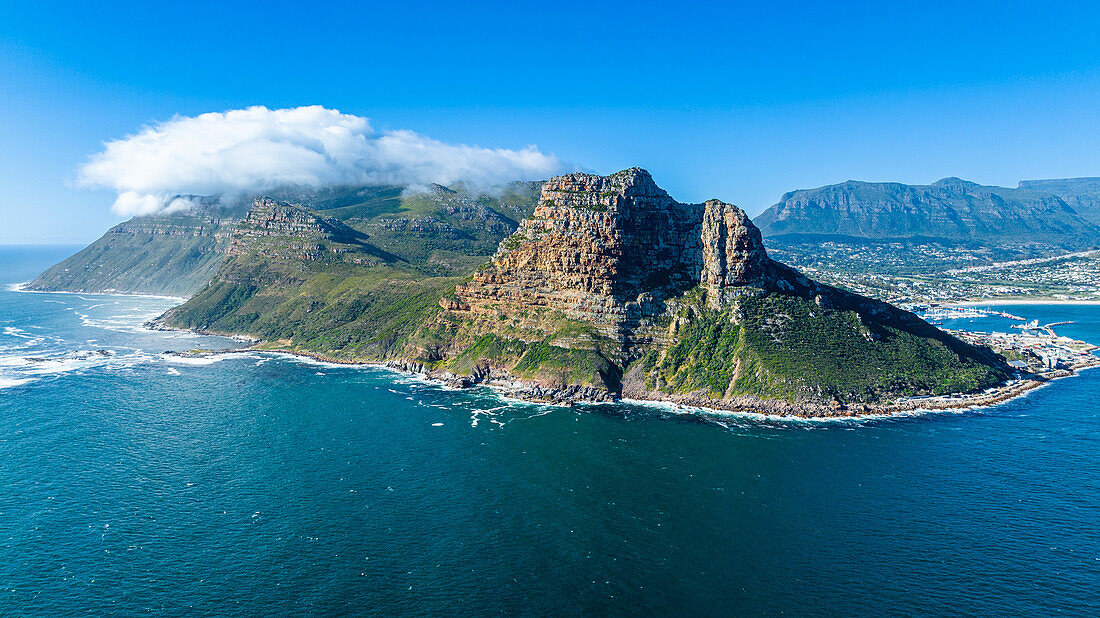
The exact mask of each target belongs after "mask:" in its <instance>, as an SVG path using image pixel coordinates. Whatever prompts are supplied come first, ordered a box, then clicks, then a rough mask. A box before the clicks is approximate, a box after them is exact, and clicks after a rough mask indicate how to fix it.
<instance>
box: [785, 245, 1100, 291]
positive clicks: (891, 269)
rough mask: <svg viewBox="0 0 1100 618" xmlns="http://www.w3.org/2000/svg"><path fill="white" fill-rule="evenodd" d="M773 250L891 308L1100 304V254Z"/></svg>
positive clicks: (915, 248)
mask: <svg viewBox="0 0 1100 618" xmlns="http://www.w3.org/2000/svg"><path fill="white" fill-rule="evenodd" d="M768 251H769V254H771V255H773V256H775V257H776V258H777V259H779V260H780V261H783V262H786V263H788V264H791V265H792V266H796V267H797V268H799V269H801V270H802V271H803V272H805V273H806V274H807V275H809V276H811V277H813V278H815V279H817V280H819V281H821V282H823V283H828V284H829V285H834V286H837V287H841V288H844V289H847V290H851V291H853V292H856V293H857V294H862V295H864V296H871V297H873V298H878V299H880V300H885V301H887V302H890V303H893V304H907V303H957V302H964V301H983V300H985V301H994V300H996V301H1004V300H1050V301H1056V302H1064V301H1074V302H1089V301H1096V302H1100V251H1080V252H1076V253H1067V254H1062V255H1055V256H1050V257H1033V258H1024V259H1010V260H1004V261H995V260H996V259H997V257H996V254H995V253H994V254H991V252H990V251H989V250H977V249H965V248H958V247H955V248H950V249H949V248H945V247H942V246H939V245H904V244H900V243H894V244H885V245H870V246H868V245H855V244H850V243H839V242H825V243H821V244H820V245H814V246H813V247H810V246H803V245H791V244H784V243H780V242H776V241H772V240H771V239H769V246H768Z"/></svg>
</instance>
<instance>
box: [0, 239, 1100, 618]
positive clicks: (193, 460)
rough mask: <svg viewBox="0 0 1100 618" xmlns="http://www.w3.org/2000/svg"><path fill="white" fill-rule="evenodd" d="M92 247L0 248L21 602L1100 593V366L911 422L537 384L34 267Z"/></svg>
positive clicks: (606, 610) (911, 602)
mask: <svg viewBox="0 0 1100 618" xmlns="http://www.w3.org/2000/svg"><path fill="white" fill-rule="evenodd" d="M73 250H74V249H73V248H71V247H45V248H43V247H37V248H27V247H2V248H0V283H2V284H3V286H0V487H2V488H3V490H2V492H0V613H3V614H24V613H25V614H48V615H57V614H73V613H91V614H95V615H99V614H105V613H116V614H124V615H129V614H145V613H151V612H157V613H171V614H188V615H196V614H197V615H203V614H205V615H226V614H244V615H255V614H268V615H300V614H336V613H339V614H347V613H376V614H402V615H428V614H432V615H436V614H482V613H504V614H565V615H578V614H631V615H636V614H642V615H654V614H657V615H668V614H683V613H691V614H719V615H732V614H793V615H825V614H860V615H882V614H890V615H897V614H985V615H991V614H995V615H1021V614H1023V615H1037V614H1038V615H1050V614H1068V615H1097V614H1100V402H1098V399H1097V395H1096V394H1097V392H1100V371H1096V370H1090V371H1085V372H1082V373H1081V374H1080V375H1078V376H1075V377H1072V378H1069V379H1064V380H1059V381H1057V382H1055V383H1053V384H1051V385H1049V386H1046V387H1043V388H1040V389H1037V390H1035V391H1032V392H1031V393H1030V394H1028V395H1027V396H1026V397H1024V398H1022V399H1017V400H1014V401H1011V402H1009V403H1006V404H1003V405H1000V406H997V407H994V408H990V409H983V410H970V411H963V412H949V413H934V414H927V415H913V416H907V417H902V418H887V419H883V418H879V419H862V420H835V421H800V420H790V421H779V420H768V419H762V418H755V417H750V416H732V417H729V418H725V419H722V420H721V421H716V420H711V419H706V418H701V417H699V416H695V415H692V414H686V413H677V412H675V411H672V410H669V409H662V408H655V407H648V406H634V405H625V404H619V405H605V406H592V407H581V408H566V407H553V406H539V405H532V404H526V403H521V402H515V401H510V400H507V399H504V398H501V397H499V396H497V395H495V394H493V393H491V392H489V391H486V390H483V389H471V390H461V391H459V390H449V389H446V388H444V387H441V386H438V385H435V384H431V383H427V382H424V381H421V380H419V379H416V378H414V377H411V376H406V375H402V374H398V373H394V372H391V371H388V370H384V369H379V368H370V367H350V366H340V365H330V364H325V363H319V362H314V361H309V360H304V359H300V358H294V357H288V356H282V355H276V354H259V353H247V354H225V355H219V356H214V357H210V358H201V359H200V358H195V359H187V358H180V357H172V356H165V355H164V354H163V352H165V351H168V350H188V349H193V348H199V347H201V348H218V347H232V346H233V345H234V343H233V342H232V341H230V340H227V339H223V338H217V337H206V336H198V335H191V334H183V333H164V332H153V331H147V330H145V329H143V328H142V326H141V324H142V323H143V322H144V321H145V320H147V319H149V318H150V317H153V316H155V315H157V314H158V313H159V312H161V311H163V310H164V309H167V308H168V307H170V306H172V305H173V304H174V303H175V302H177V301H174V300H173V299H165V298H150V297H126V296H110V295H89V294H53V293H27V292H19V291H15V290H13V289H12V286H11V284H15V283H18V282H22V281H27V280H29V279H31V278H33V277H34V275H36V274H37V273H38V272H40V271H41V270H42V269H43V268H45V267H46V266H48V265H50V264H52V263H54V262H56V261H58V260H59V259H61V258H62V257H64V256H65V255H67V254H68V253H71V252H72V251H73ZM1007 309H1008V310H1009V311H1010V312H1011V313H1015V314H1018V315H1020V316H1024V317H1026V318H1027V319H1032V318H1038V319H1039V320H1040V322H1043V323H1046V322H1054V321H1063V320H1072V321H1073V322H1074V324H1070V325H1066V326H1062V327H1059V328H1058V330H1059V334H1067V335H1071V336H1074V337H1078V338H1082V339H1085V340H1091V341H1095V342H1100V307H1098V306H1072V305H1059V306H1038V305H1027V306H1015V307H1009V308H1007ZM1004 322H1006V321H1005V320H1003V319H1001V318H982V319H975V320H964V321H962V322H960V323H951V324H947V325H946V326H950V327H956V328H957V327H967V328H972V329H980V330H989V329H990V328H993V327H996V328H999V329H1004V328H1005V326H1006V324H1005V323H1004Z"/></svg>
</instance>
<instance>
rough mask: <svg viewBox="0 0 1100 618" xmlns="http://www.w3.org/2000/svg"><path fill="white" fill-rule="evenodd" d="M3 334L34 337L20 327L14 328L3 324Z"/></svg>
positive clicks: (26, 337) (24, 337)
mask: <svg viewBox="0 0 1100 618" xmlns="http://www.w3.org/2000/svg"><path fill="white" fill-rule="evenodd" d="M4 334H5V335H8V336H10V337H22V338H23V339H34V335H31V334H30V333H28V332H27V331H25V330H23V329H22V328H16V327H14V326H5V327H4Z"/></svg>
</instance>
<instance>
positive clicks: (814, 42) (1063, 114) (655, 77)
mask: <svg viewBox="0 0 1100 618" xmlns="http://www.w3.org/2000/svg"><path fill="white" fill-rule="evenodd" d="M1053 4H1054V3H1015V2H1005V1H1001V2H971V3H957V2H953V3H918V2H907V3H900V2H899V3H894V2H867V3H860V2H848V3H811V2H768V3H741V4H738V3H721V4H720V3H690V2H687V3H685V2H676V3H623V4H599V5H593V4H590V3H569V2H555V3H522V2H508V3H500V4H492V3H488V2H481V3H477V4H476V5H474V4H471V5H469V6H462V5H458V4H446V3H387V4H384V5H378V4H367V3H354V4H353V3H348V4H342V3H314V4H310V5H305V4H301V5H299V4H291V3H279V2H264V3H235V2H219V3H134V4H121V3H87V2H81V3H50V2H38V3H26V2H19V3H15V2H8V1H7V0H0V191H2V193H0V216H2V218H0V221H2V222H3V224H2V225H0V243H5V242H6V243H10V242H86V241H90V240H92V239H94V238H96V237H97V236H99V235H100V234H101V233H102V232H103V231H104V230H105V229H106V228H107V227H108V226H109V225H111V224H113V223H114V222H116V221H118V220H120V217H119V216H118V215H116V214H114V213H112V212H111V210H110V205H111V203H112V202H113V200H114V195H113V194H112V193H110V192H108V191H102V190H100V191H96V190H89V189H82V188H74V187H73V181H74V179H75V176H76V172H75V170H76V169H77V167H78V166H79V165H80V164H81V163H83V162H84V161H86V160H87V158H88V157H89V156H91V155H93V154H95V153H97V152H99V151H100V150H102V148H103V143H104V142H105V141H108V140H112V139H118V138H122V137H125V136H127V135H129V134H133V133H136V132H138V131H140V130H141V129H142V128H143V127H144V126H147V125H150V124H152V123H156V122H163V121H166V120H170V119H171V118H172V117H173V116H176V115H183V116H193V115H197V114H200V113H204V112H212V111H224V110H228V109H237V108H243V107H247V106H250V105H265V106H267V107H270V108H281V107H296V106H301V105H314V104H316V105H323V106H325V107H328V108H334V109H339V110H340V111H342V112H345V113H349V114H355V115H359V116H365V117H369V118H370V119H371V123H372V124H373V126H374V127H376V128H377V129H379V130H386V129H412V130H414V131H417V132H419V133H422V134H425V135H427V136H430V137H432V138H435V139H438V140H443V141H446V142H452V143H464V144H476V145H480V146H487V147H501V148H513V149H520V148H523V147H524V146H527V145H529V144H536V145H537V146H538V147H539V148H540V149H541V150H542V151H543V152H547V153H553V154H555V155H557V157H559V158H560V159H562V160H564V161H567V162H569V163H571V164H573V165H576V166H579V167H582V168H584V169H589V170H593V171H598V172H612V171H616V170H618V169H622V168H625V167H630V166H633V165H640V166H643V167H646V168H647V169H649V170H650V171H651V172H653V174H654V176H655V178H656V180H657V182H658V183H659V184H661V185H662V186H664V187H665V188H667V189H668V190H669V191H670V192H671V193H672V194H673V195H674V196H675V197H677V198H678V199H680V200H684V201H698V200H703V199H707V198H711V197H718V198H721V199H724V200H727V201H731V202H734V203H737V204H739V205H741V206H742V207H744V208H745V209H746V210H747V211H748V212H749V213H750V214H756V213H758V212H759V211H761V210H763V209H764V208H766V207H767V206H769V205H771V204H773V203H774V202H776V201H777V199H778V198H779V196H780V195H781V194H782V193H783V192H785V191H788V190H792V189H796V188H805V187H813V186H819V185H823V184H830V183H835V182H841V181H844V180H847V179H851V178H854V179H861V180H896V181H900V182H909V183H927V182H931V181H934V180H937V179H939V178H941V177H944V176H952V175H953V176H960V177H963V178H967V179H970V180H975V181H977V182H982V183H988V184H1002V185H1009V186H1014V185H1015V183H1016V182H1017V181H1018V180H1021V179H1026V178H1050V177H1072V176H1100V114H1098V110H1100V36H1098V34H1097V33H1100V6H1098V3H1073V2H1065V3H1057V6H1054V5H1053Z"/></svg>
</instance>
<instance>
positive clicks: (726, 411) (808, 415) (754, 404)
mask: <svg viewBox="0 0 1100 618" xmlns="http://www.w3.org/2000/svg"><path fill="white" fill-rule="evenodd" d="M146 327H147V328H150V329H151V330H161V331H186V332H193V333H196V334H200V335H211V336H217V337H229V338H232V339H235V340H237V341H240V342H242V343H248V344H249V345H248V347H242V348H232V349H228V350H193V351H189V352H172V353H169V354H172V355H176V356H183V357H205V356H216V355H221V354H243V353H252V354H255V353H271V354H282V355H287V356H293V357H298V358H307V359H311V360H314V361H317V362H322V363H329V364H333V365H346V366H360V367H378V368H382V369H388V370H391V371H395V372H398V373H403V374H407V375H414V376H418V377H420V378H422V379H425V380H427V381H430V382H434V383H436V384H439V385H442V386H446V387H449V388H454V389H464V388H471V387H475V386H483V387H487V388H489V389H491V390H492V391H494V392H495V393H497V394H498V395H500V396H503V397H507V398H512V399H518V400H521V401H525V402H528V403H535V404H545V405H554V406H578V405H580V406H584V405H599V404H609V403H619V402H621V403H628V404H640V405H646V404H650V405H658V406H673V407H674V408H675V409H677V411H680V412H683V413H693V414H698V415H702V416H708V417H711V418H715V419H722V418H728V417H730V416H742V415H745V416H755V417H760V418H762V419H766V420H784V419H786V420H844V419H865V418H868V417H901V416H909V415H912V414H914V413H922V412H950V411H964V410H972V409H980V408H989V407H993V406H997V405H1000V404H1002V403H1006V402H1008V401H1011V400H1014V399H1018V398H1021V397H1024V396H1026V395H1027V394H1028V393H1030V392H1031V391H1033V390H1035V389H1037V388H1040V387H1043V386H1046V385H1048V384H1051V383H1052V382H1054V381H1055V380H1060V379H1062V378H1068V377H1072V376H1075V375H1077V374H1078V372H1080V371H1083V370H1085V369H1090V368H1094V367H1097V366H1100V357H1097V356H1095V355H1091V354H1090V355H1088V356H1087V357H1085V358H1082V359H1081V360H1080V361H1078V362H1075V363H1073V364H1072V365H1070V366H1069V367H1068V368H1066V369H1054V370H1051V371H1046V372H1042V373H1027V374H1022V375H1020V376H1019V377H1016V378H1012V379H1010V380H1008V381H1006V382H1004V383H1002V384H1000V385H997V386H993V387H990V388H988V389H986V390H984V391H981V392H977V393H961V394H952V395H929V396H921V397H911V398H902V399H899V400H896V401H894V402H890V403H880V404H868V403H852V404H846V405H843V404H842V405H827V404H816V403H794V402H789V401H783V400H771V399H760V398H757V397H737V398H735V399H724V400H723V399H710V398H705V397H699V396H692V395H668V394H665V393H657V392H653V391H649V390H648V389H645V388H644V386H639V383H638V381H636V380H632V379H631V376H630V373H631V372H630V371H628V372H627V375H624V376H623V389H622V394H621V396H620V395H617V394H614V393H610V392H608V391H605V390H602V389H594V388H589V387H581V386H565V387H547V386H545V385H540V384H536V383H533V382H529V381H525V380H521V379H519V378H516V377H515V376H512V375H510V374H507V373H506V372H499V371H491V372H488V373H486V374H484V375H481V376H477V375H474V376H463V375H456V374H452V373H450V372H445V371H438V370H433V369H432V368H430V367H427V366H425V365H423V364H421V363H415V362H407V361H400V360H388V361H361V360H350V359H342V358H335V357H331V356H326V355H324V354H321V353H318V352H311V351H307V350H290V349H286V348H276V347H263V346H265V345H271V344H272V343H273V342H265V341H262V340H260V339H257V338H254V337H246V336H241V335H227V334H224V333H216V332H208V331H202V330H198V329H177V328H169V327H166V326H163V325H160V324H157V323H155V322H149V323H146Z"/></svg>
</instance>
